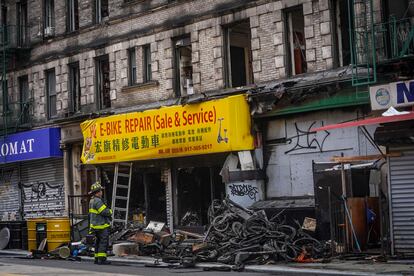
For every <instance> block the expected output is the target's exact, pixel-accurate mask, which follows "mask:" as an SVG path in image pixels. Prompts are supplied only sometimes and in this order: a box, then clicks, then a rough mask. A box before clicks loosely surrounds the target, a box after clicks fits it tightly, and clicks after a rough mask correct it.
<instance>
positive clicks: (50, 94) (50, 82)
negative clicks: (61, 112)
mask: <svg viewBox="0 0 414 276" xmlns="http://www.w3.org/2000/svg"><path fill="white" fill-rule="evenodd" d="M45 75H46V102H47V103H46V104H47V110H46V112H47V118H48V119H51V118H55V117H56V116H57V109H56V100H57V97H56V75H55V69H51V70H48V71H46V73H45Z"/></svg>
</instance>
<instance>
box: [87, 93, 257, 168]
mask: <svg viewBox="0 0 414 276" xmlns="http://www.w3.org/2000/svg"><path fill="white" fill-rule="evenodd" d="M81 130H82V133H83V137H84V143H83V152H82V157H81V159H82V162H83V163H87V164H99V163H111V162H121V161H133V160H147V159H158V158H171V157H179V156H190V155H199V154H207V153H218V152H227V151H239V150H250V149H253V148H254V145H253V137H252V135H251V129H250V112H249V106H248V104H247V101H246V96H245V95H237V96H231V97H227V98H224V99H218V100H212V101H208V102H203V103H198V104H188V105H184V106H181V105H179V106H170V107H162V108H160V109H156V110H147V111H143V112H134V113H127V114H119V115H113V116H109V117H105V118H98V119H94V120H88V121H85V122H83V123H82V124H81Z"/></svg>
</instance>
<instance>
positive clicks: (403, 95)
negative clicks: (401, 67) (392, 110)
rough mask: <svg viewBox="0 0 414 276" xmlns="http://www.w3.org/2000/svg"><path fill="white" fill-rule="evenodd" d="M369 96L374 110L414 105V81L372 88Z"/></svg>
mask: <svg viewBox="0 0 414 276" xmlns="http://www.w3.org/2000/svg"><path fill="white" fill-rule="evenodd" d="M369 95H370V98H371V109H372V110H380V109H388V108H389V107H391V106H393V107H398V106H410V105H414V80H410V81H400V82H392V83H389V84H384V85H377V86H372V87H370V88H369Z"/></svg>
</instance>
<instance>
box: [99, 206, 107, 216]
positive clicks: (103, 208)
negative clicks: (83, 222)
mask: <svg viewBox="0 0 414 276" xmlns="http://www.w3.org/2000/svg"><path fill="white" fill-rule="evenodd" d="M105 209H106V205H105V204H104V205H102V206H101V207H100V208H99V209H98V214H100V213H102V211H103V210H105Z"/></svg>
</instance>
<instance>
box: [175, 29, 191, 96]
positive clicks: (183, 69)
mask: <svg viewBox="0 0 414 276" xmlns="http://www.w3.org/2000/svg"><path fill="white" fill-rule="evenodd" d="M174 50H175V51H174V57H175V64H174V69H175V70H174V72H175V94H176V96H177V97H179V96H181V95H190V94H193V93H194V92H193V65H192V62H191V54H192V51H191V41H190V37H189V36H187V37H183V38H179V39H175V40H174Z"/></svg>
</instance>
